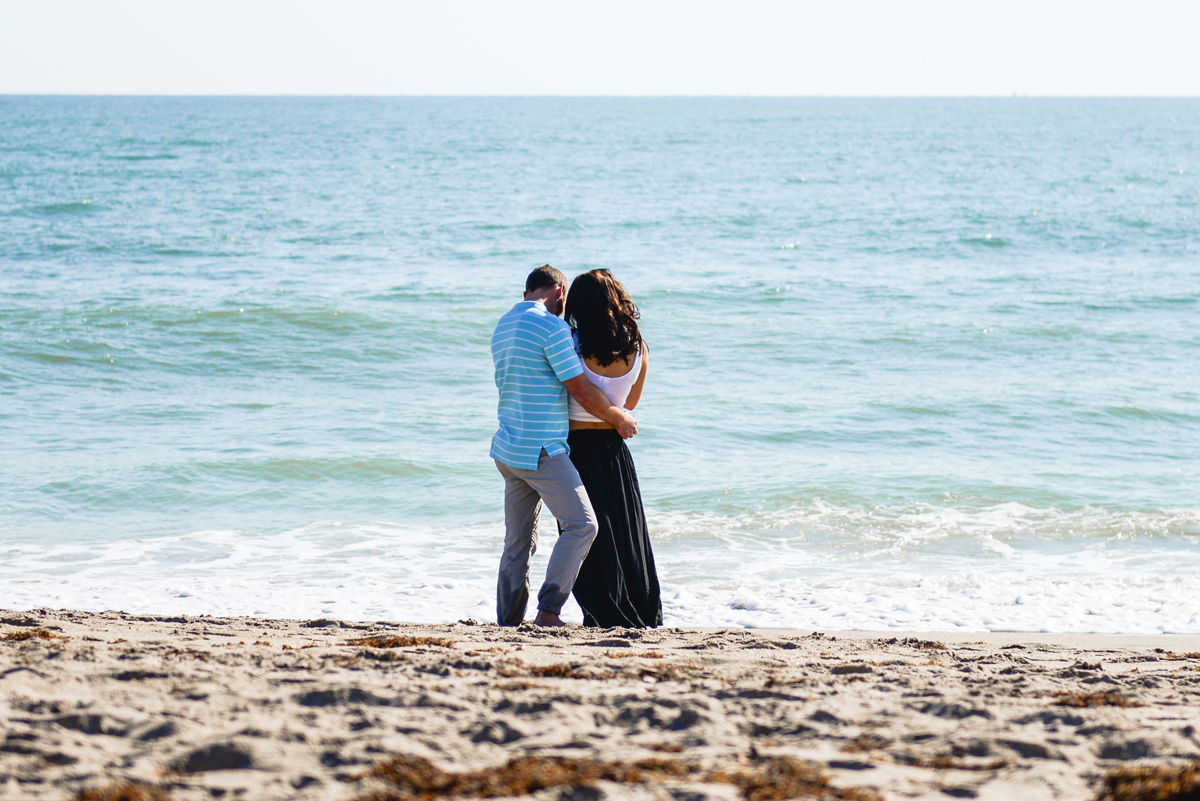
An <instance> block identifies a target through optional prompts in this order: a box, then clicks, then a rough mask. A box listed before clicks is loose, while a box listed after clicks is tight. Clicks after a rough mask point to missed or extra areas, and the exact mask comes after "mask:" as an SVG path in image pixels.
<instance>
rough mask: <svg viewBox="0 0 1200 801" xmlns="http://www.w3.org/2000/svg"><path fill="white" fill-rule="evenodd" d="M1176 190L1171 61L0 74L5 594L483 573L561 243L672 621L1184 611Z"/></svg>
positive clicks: (1181, 197)
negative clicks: (1044, 75) (642, 378)
mask: <svg viewBox="0 0 1200 801" xmlns="http://www.w3.org/2000/svg"><path fill="white" fill-rule="evenodd" d="M1198 223H1200V101H1196V100H1028V99H1015V98H1014V99H1011V100H1007V99H1005V100H835V99H794V100H790V99H777V100H771V99H667V100H661V99H654V100H651V99H644V100H639V99H515V98H507V99H500V98H497V99H386V98H379V99H262V98H257V99H251V98H246V99H233V98H226V99H222V98H18V97H6V98H0V290H2V293H3V294H2V299H0V578H3V586H4V587H5V588H6V589H5V590H0V592H3V593H4V595H5V596H6V597H4V598H2V599H0V606H7V607H10V608H16V607H34V606H69V607H75V608H124V609H129V610H139V611H154V612H192V613H201V612H212V613H255V614H273V615H300V616H317V615H330V614H338V615H342V616H345V617H359V618H371V617H386V618H392V619H403V620H431V621H432V620H447V619H457V618H459V617H466V616H473V617H476V618H479V619H488V618H489V617H491V616H493V615H494V612H493V610H492V598H493V594H494V570H495V565H496V560H497V559H498V555H499V541H500V537H501V530H502V529H501V525H502V515H503V511H502V504H501V480H500V478H499V476H498V475H497V474H496V472H495V468H494V467H493V466H492V464H491V463H490V462H489V461H488V459H487V450H488V441H489V438H490V435H491V432H492V431H493V429H494V419H495V417H494V415H495V389H494V386H493V385H492V383H491V364H490V359H489V357H488V351H487V341H488V337H489V336H490V333H491V329H492V326H493V325H494V323H495V321H496V319H497V318H498V317H499V316H500V314H501V313H503V311H505V310H506V309H507V308H508V307H509V306H510V305H511V304H512V303H514V302H516V301H517V300H519V299H520V290H521V288H522V282H523V280H524V276H525V274H526V273H527V272H528V271H529V270H530V269H531V268H532V267H533V266H536V265H537V264H541V263H544V262H551V263H553V264H555V265H556V266H558V267H560V268H561V269H563V270H564V271H565V272H566V273H567V274H568V275H573V274H575V273H577V272H580V271H583V270H586V269H590V268H593V267H608V268H610V269H612V270H613V271H614V272H615V273H616V275H617V276H618V277H619V278H620V279H621V280H622V281H624V282H625V283H626V285H627V286H628V287H629V289H630V290H631V292H632V293H633V295H634V297H635V300H636V301H637V302H638V303H639V305H640V306H641V308H642V311H643V327H644V331H645V334H646V336H647V339H648V340H649V342H650V343H651V347H652V349H653V359H652V368H651V375H650V382H649V384H648V387H647V391H646V395H645V399H644V401H643V403H642V405H641V406H639V408H638V410H637V417H638V419H639V421H640V423H641V429H642V433H641V434H640V435H639V436H638V437H637V438H636V439H635V440H633V441H631V443H630V446H631V449H632V451H633V454H634V458H635V460H636V461H637V464H638V469H639V472H640V475H641V479H642V487H643V493H644V496H645V500H646V505H647V512H648V514H649V517H650V522H651V530H652V536H653V538H654V540H655V547H656V549H657V553H658V555H659V563H660V571H661V573H662V579H663V583H664V591H665V594H664V601H665V607H666V615H667V623H668V625H671V624H690V625H748V626H796V627H810V626H811V627H814V628H889V627H890V628H908V629H949V628H970V629H973V630H982V629H1019V630H1058V631H1112V632H1125V633H1151V632H1159V631H1168V632H1174V631H1177V632H1184V631H1186V632H1191V633H1197V632H1200V601H1197V600H1196V599H1197V598H1200V579H1198V578H1196V577H1195V575H1194V573H1195V570H1194V568H1193V565H1194V564H1195V563H1196V559H1197V557H1200V503H1198V501H1197V495H1196V489H1195V488H1196V486H1197V480H1198V479H1200V369H1198V367H1197V365H1200V329H1198V327H1197V321H1198V320H1200V315H1198V312H1200V226H1198ZM546 536H547V540H548V541H552V536H553V535H552V532H551V531H549V530H547V533H546ZM544 558H545V554H539V559H541V560H544ZM539 564H540V565H544V561H542V562H539ZM572 615H574V616H575V619H578V613H577V611H576V610H573V609H572V610H569V611H568V617H569V618H570V617H571V616H572Z"/></svg>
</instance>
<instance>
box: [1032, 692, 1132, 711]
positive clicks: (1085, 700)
mask: <svg viewBox="0 0 1200 801" xmlns="http://www.w3.org/2000/svg"><path fill="white" fill-rule="evenodd" d="M1055 695H1056V696H1057V697H1058V700H1057V701H1055V702H1054V705H1055V706H1070V707H1077V708H1080V709H1082V708H1084V707H1093V706H1116V707H1121V708H1122V709H1128V708H1129V707H1134V706H1141V705H1142V702H1141V701H1138V700H1137V699H1135V698H1128V697H1126V696H1124V695H1121V694H1120V693H1116V692H1101V693H1066V692H1062V693H1055Z"/></svg>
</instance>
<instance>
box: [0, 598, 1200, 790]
mask: <svg viewBox="0 0 1200 801" xmlns="http://www.w3.org/2000/svg"><path fill="white" fill-rule="evenodd" d="M0 623H2V624H3V625H0V714H2V716H3V721H4V729H3V743H2V744H0V796H3V797H4V798H6V799H8V798H11V799H33V798H37V799H70V798H100V797H104V796H103V795H102V794H101V793H98V792H97V791H101V790H103V789H104V788H109V789H114V788H115V787H116V786H117V785H118V783H124V784H125V785H127V787H128V788H134V789H133V790H130V791H129V792H140V793H142V797H144V798H160V799H161V798H173V799H178V801H190V800H191V799H211V798H235V799H242V798H244V799H256V800H257V799H285V798H287V799H293V798H294V799H337V800H338V801H343V800H344V801H351V800H352V799H360V798H377V799H384V798H405V797H412V795H413V794H414V793H419V792H425V793H426V797H436V796H438V795H445V794H446V793H456V792H457V793H460V794H462V793H466V794H472V793H474V794H476V795H478V794H481V793H495V792H499V791H504V792H509V793H520V794H521V795H518V796H516V797H522V798H537V799H542V800H548V799H560V798H562V799H565V798H579V799H582V798H593V799H596V798H623V799H626V798H627V799H651V798H653V799H693V800H695V801H699V800H700V799H705V798H710V799H736V798H783V797H796V796H800V797H816V798H821V797H824V798H842V799H855V798H858V799H870V798H888V799H892V798H895V799H900V798H938V799H945V798H948V797H956V798H982V799H1022V801H1036V800H1037V799H1059V798H1065V799H1093V798H1097V797H1100V796H1101V795H1102V794H1103V788H1104V777H1105V776H1106V775H1111V774H1112V773H1113V772H1114V771H1119V770H1121V769H1123V768H1124V769H1128V768H1130V767H1136V766H1178V765H1182V764H1185V763H1187V762H1189V761H1190V760H1195V759H1198V758H1200V638H1197V637H1105V636H1092V635H1022V634H990V635H980V634H956V635H931V634H914V635H908V636H905V635H895V634H886V635H881V634H869V633H837V632H832V633H829V634H824V635H823V634H807V633H804V634H802V633H797V632H783V631H761V630H760V631H741V630H736V631H707V630H690V629H689V630H681V629H660V630H656V631H646V632H643V631H633V630H621V629H610V630H592V629H582V628H578V627H569V628H567V629H561V630H543V629H535V628H532V627H530V626H524V627H522V628H520V629H502V628H499V627H497V626H494V625H481V624H475V623H473V622H471V621H467V622H463V623H460V624H457V625H448V626H417V625H405V624H393V623H350V622H340V621H332V620H317V621H289V620H265V619H254V618H225V619H217V618H209V617H153V616H138V615H126V614H123V613H118V612H106V613H85V612H71V611H62V610H58V611H54V610H38V611H33V612H0ZM356 641H357V642H356ZM514 759H521V760H523V761H519V762H516V763H512V764H510V765H509V767H508V768H507V769H502V768H501V766H504V765H506V764H508V763H510V761H511V760H514ZM473 771H474V772H476V773H474V774H472V772H473ZM464 774H465V775H464ZM109 797H111V798H118V797H121V796H120V795H119V794H117V793H113V794H110V795H109ZM125 797H130V798H132V797H136V796H131V795H127V796H125Z"/></svg>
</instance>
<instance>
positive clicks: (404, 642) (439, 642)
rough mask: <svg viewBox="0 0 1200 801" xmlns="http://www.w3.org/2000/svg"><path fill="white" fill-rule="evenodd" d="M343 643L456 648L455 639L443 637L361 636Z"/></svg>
mask: <svg viewBox="0 0 1200 801" xmlns="http://www.w3.org/2000/svg"><path fill="white" fill-rule="evenodd" d="M340 644H341V645H362V646H366V647H367V648H412V647H413V646H416V645H433V646H436V647H438V648H454V647H456V646H455V643H454V641H453V640H445V639H442V638H441V637H359V638H357V639H353V640H347V641H346V642H344V643H340Z"/></svg>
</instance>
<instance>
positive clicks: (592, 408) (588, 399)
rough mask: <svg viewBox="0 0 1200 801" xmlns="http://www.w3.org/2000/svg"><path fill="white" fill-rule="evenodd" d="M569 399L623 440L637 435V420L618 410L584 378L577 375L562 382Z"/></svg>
mask: <svg viewBox="0 0 1200 801" xmlns="http://www.w3.org/2000/svg"><path fill="white" fill-rule="evenodd" d="M563 386H565V387H566V388H567V392H570V393H571V397H573V398H575V400H577V401H579V405H580V406H582V407H583V408H584V409H587V411H588V412H589V413H590V414H593V415H595V416H596V417H599V418H600V419H601V420H603V421H604V422H606V423H608V424H609V425H611V426H612V427H613V428H615V429H617V433H618V434H620V435H621V436H622V437H624V438H625V439H629V438H630V437H632V436H634V435H636V434H637V431H638V429H637V420H634V419H633V415H631V414H630V413H629V412H627V411H625V410H624V409H618V408H617V407H616V406H614V405H613V402H612V401H610V400H609V399H608V396H607V395H605V394H604V393H603V392H602V391H601V390H600V388H599V387H597V386H596V385H595V384H593V383H592V382H591V381H588V380H587V377H586V376H582V375H577V376H575V377H574V378H570V379H567V380H566V381H564V382H563Z"/></svg>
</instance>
